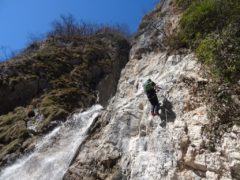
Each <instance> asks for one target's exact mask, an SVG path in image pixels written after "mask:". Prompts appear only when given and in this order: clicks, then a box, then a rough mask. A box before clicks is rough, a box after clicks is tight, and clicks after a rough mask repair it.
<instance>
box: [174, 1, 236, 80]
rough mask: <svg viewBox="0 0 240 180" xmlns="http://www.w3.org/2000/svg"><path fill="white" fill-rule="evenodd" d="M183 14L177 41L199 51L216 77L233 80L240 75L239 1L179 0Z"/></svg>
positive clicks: (200, 56) (199, 55)
mask: <svg viewBox="0 0 240 180" xmlns="http://www.w3.org/2000/svg"><path fill="white" fill-rule="evenodd" d="M176 3H177V5H180V6H181V8H183V10H184V13H183V16H182V18H181V21H180V28H179V30H178V32H177V36H176V37H175V40H176V41H177V42H178V48H179V47H187V48H191V49H193V50H196V54H197V56H198V58H199V59H200V60H201V61H202V62H203V63H205V64H206V65H207V66H209V67H210V70H211V74H212V75H213V77H215V78H217V79H220V80H224V81H225V82H231V83H234V82H236V81H237V80H238V78H239V75H240V29H239V27H240V1H238V0H194V1H189V0H176Z"/></svg>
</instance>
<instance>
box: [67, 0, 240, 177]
mask: <svg viewBox="0 0 240 180" xmlns="http://www.w3.org/2000/svg"><path fill="white" fill-rule="evenodd" d="M159 13H160V14H161V15H162V16H161V17H160V16H159ZM179 16H180V14H179V13H178V12H177V11H175V9H174V7H173V6H172V3H171V1H168V0H167V1H162V3H161V4H160V6H159V7H158V8H157V9H156V10H155V11H154V12H153V13H151V14H150V15H149V16H146V17H145V19H144V20H143V22H144V23H145V24H144V25H142V26H140V31H139V34H138V35H137V38H136V40H135V42H134V45H133V47H132V50H131V58H130V61H129V62H128V63H127V65H126V67H125V69H124V70H123V71H122V73H121V78H120V81H119V84H118V88H117V89H118V90H117V93H116V95H115V97H114V98H112V100H111V102H110V104H109V106H108V107H107V108H106V110H105V112H104V113H103V114H102V117H101V118H100V119H98V121H97V122H96V124H95V126H94V128H92V130H91V131H90V133H91V135H90V136H89V137H88V139H87V140H86V142H85V143H84V144H82V146H81V147H80V149H79V154H78V156H77V158H76V159H75V161H74V162H73V164H72V165H71V166H70V168H69V170H68V172H67V173H66V174H65V177H64V179H65V180H68V179H83V180H84V179H86V180H91V179H92V180H95V179H115V180H116V179H119V180H120V179H139V180H140V179H141V180H143V179H144V180H156V179H183V180H184V179H209V180H210V179H211V180H212V179H234V178H235V179H238V178H239V172H240V171H239V167H240V164H239V163H240V161H239V159H240V154H239V150H240V149H239V148H240V147H239V144H240V141H239V135H240V127H239V126H236V125H235V126H234V127H232V128H231V129H230V130H229V131H228V132H225V133H224V134H223V135H222V138H221V140H220V143H219V144H217V145H216V147H214V149H212V147H211V143H210V142H209V141H210V140H209V138H208V137H207V134H205V132H204V130H205V127H207V126H209V125H210V119H209V117H208V110H209V106H210V104H208V103H207V100H206V94H205V93H206V91H205V90H206V86H207V85H208V84H209V83H211V80H210V79H209V78H208V77H207V76H205V73H204V68H203V67H202V65H201V64H200V63H199V62H198V61H197V59H196V57H195V55H194V54H193V53H190V54H185V55H178V54H175V55H171V54H169V53H167V52H166V51H165V48H164V47H163V48H162V47H161V46H155V44H156V42H162V43H164V35H163V33H159V32H161V31H162V30H169V31H171V29H172V28H174V27H176V26H177V22H178V20H179ZM152 22H153V23H156V24H159V26H158V28H159V29H160V31H159V29H158V30H157V29H156V28H152V25H150V24H151V23H152ZM169 25H171V26H170V27H169ZM168 27H169V28H168ZM160 45H161V44H160ZM154 51H156V52H154ZM148 78H152V80H154V81H155V82H156V83H157V84H158V85H159V86H160V87H162V90H161V91H160V92H159V93H158V98H159V100H160V102H161V111H160V113H161V115H160V118H159V117H154V118H153V117H151V115H150V113H149V112H150V104H149V102H148V100H147V98H146V96H145V94H144V92H143V88H142V84H143V82H144V81H145V80H146V79H148ZM163 120H165V121H166V123H163V124H161V122H162V121H163Z"/></svg>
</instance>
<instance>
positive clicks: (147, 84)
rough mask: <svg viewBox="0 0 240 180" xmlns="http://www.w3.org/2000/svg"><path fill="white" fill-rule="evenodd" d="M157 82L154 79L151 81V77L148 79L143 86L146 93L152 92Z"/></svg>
mask: <svg viewBox="0 0 240 180" xmlns="http://www.w3.org/2000/svg"><path fill="white" fill-rule="evenodd" d="M154 86H155V83H154V82H153V81H151V80H150V79H148V80H147V81H146V82H145V83H144V84H143V88H144V91H145V93H148V92H150V91H151V90H153V89H154Z"/></svg>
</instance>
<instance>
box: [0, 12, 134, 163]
mask: <svg viewBox="0 0 240 180" xmlns="http://www.w3.org/2000/svg"><path fill="white" fill-rule="evenodd" d="M120 29H121V27H114V28H111V27H108V26H107V27H104V26H101V27H100V26H99V27H98V26H95V25H89V24H84V23H82V24H79V23H77V22H75V21H74V19H73V17H71V16H69V17H62V18H61V19H60V20H58V21H56V22H54V26H53V30H52V31H51V32H50V33H49V34H48V36H47V38H46V39H45V40H42V41H34V42H32V43H31V44H30V45H29V46H28V48H26V49H25V50H24V51H23V52H22V53H20V54H18V55H17V56H16V57H14V58H13V59H11V60H9V61H7V62H4V63H1V64H0V73H1V74H0V101H1V106H0V166H1V165H2V163H4V162H3V159H5V158H6V155H7V154H10V153H15V154H13V156H14V155H19V154H20V153H21V152H22V151H24V150H25V149H28V148H31V147H28V146H31V142H32V141H33V139H34V138H35V137H36V136H38V135H41V134H43V133H45V132H47V131H49V130H50V129H51V128H53V127H54V126H55V125H56V124H57V123H55V122H56V121H64V120H66V117H67V116H68V115H69V113H71V112H73V111H74V110H76V109H81V108H86V107H89V106H91V105H92V104H94V103H96V99H97V91H96V90H97V86H98V84H99V82H100V81H101V80H102V79H104V78H105V77H106V76H108V75H111V76H113V78H116V79H117V78H118V76H119V74H120V70H121V68H123V67H124V65H125V63H126V62H127V59H128V56H129V50H130V46H129V42H128V40H127V39H126V38H125V37H124V35H123V34H124V32H121V31H120ZM113 71H114V72H113ZM109 83H110V84H111V83H115V82H109ZM36 112H37V113H36ZM39 115H43V119H42V120H41V121H37V122H35V121H36V120H37V119H38V118H39ZM28 124H34V125H36V131H34V130H32V129H31V130H28V129H27V125H28ZM32 136H33V137H32Z"/></svg>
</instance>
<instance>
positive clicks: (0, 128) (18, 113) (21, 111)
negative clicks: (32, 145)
mask: <svg viewBox="0 0 240 180" xmlns="http://www.w3.org/2000/svg"><path fill="white" fill-rule="evenodd" d="M27 119H28V117H27V113H26V109H25V108H22V107H19V108H16V109H15V110H14V111H13V112H11V113H8V114H6V115H3V116H0V142H1V144H2V145H3V147H2V148H1V149H0V159H2V158H4V156H5V155H6V154H9V153H12V152H14V151H16V150H17V149H18V148H19V147H21V144H22V143H23V141H24V139H26V138H28V137H29V135H28V131H27V127H26V121H27Z"/></svg>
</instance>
